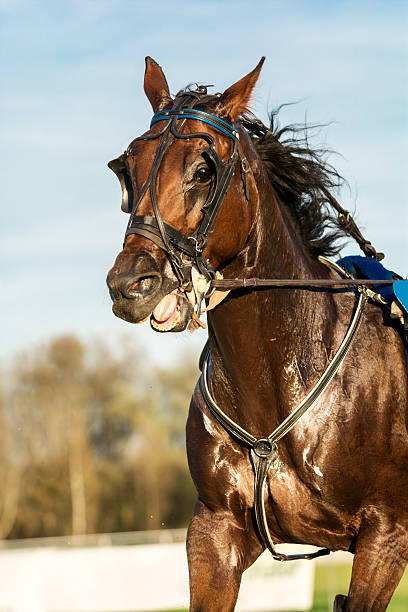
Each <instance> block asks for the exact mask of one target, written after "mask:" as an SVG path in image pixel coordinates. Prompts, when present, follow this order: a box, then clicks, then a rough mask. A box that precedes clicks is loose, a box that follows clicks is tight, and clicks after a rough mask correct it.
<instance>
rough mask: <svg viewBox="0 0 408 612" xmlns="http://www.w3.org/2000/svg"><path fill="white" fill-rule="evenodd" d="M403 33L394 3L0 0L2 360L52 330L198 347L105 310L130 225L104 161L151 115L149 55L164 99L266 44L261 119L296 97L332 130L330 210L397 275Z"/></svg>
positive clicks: (225, 80) (287, 118)
mask: <svg viewBox="0 0 408 612" xmlns="http://www.w3.org/2000/svg"><path fill="white" fill-rule="evenodd" d="M407 26H408V4H407V3H406V2H405V1H395V0H388V1H383V2H377V1H375V0H371V1H369V2H368V1H367V2H365V1H360V0H354V1H352V2H349V1H337V0H331V1H330V2H323V1H320V0H316V1H313V0H284V1H281V0H276V1H274V0H270V1H262V0H252V1H251V2H250V3H249V2H247V1H245V2H244V1H241V0H237V1H224V2H219V1H216V0H206V2H199V3H198V2H197V3H195V2H187V1H185V0H173V1H172V2H165V1H163V0H156V1H155V2H146V1H145V0H143V2H139V1H136V0H133V1H130V0H115V1H113V0H112V1H108V0H98V1H91V0H82V1H79V0H78V1H73V0H65V1H64V2H62V1H61V2H58V1H57V2H55V0H52V1H47V0H44V1H35V0H32V1H24V0H21V1H18V0H15V1H12V0H0V64H1V73H2V80H1V99H0V105H1V112H0V128H1V150H2V160H3V161H2V164H1V180H0V195H1V207H0V216H1V218H0V249H1V250H0V256H1V272H0V291H1V301H0V311H1V312H0V314H1V321H2V332H1V341H0V359H2V360H3V361H7V360H8V359H10V358H11V357H13V356H15V355H17V354H19V353H20V351H22V350H25V349H30V348H31V347H35V346H37V345H38V344H41V343H44V342H46V341H47V340H48V339H49V338H51V337H53V336H56V335H59V334H63V333H75V334H77V335H78V336H79V337H80V338H82V339H84V340H85V341H88V342H93V341H94V340H96V339H97V338H103V339H105V340H106V341H107V342H109V343H110V344H111V345H112V346H119V345H120V343H121V342H123V341H124V339H126V341H127V342H130V343H131V344H132V345H134V346H135V347H140V350H142V351H144V353H145V354H146V356H148V357H149V358H151V359H152V360H153V361H156V362H159V363H165V362H169V361H170V360H172V359H173V357H174V355H175V354H176V353H179V352H180V351H185V350H189V349H191V350H192V351H193V353H194V352H195V353H197V354H198V352H199V350H200V347H201V346H202V345H203V344H204V341H205V332H198V333H197V334H195V335H193V336H191V335H190V334H189V332H184V333H183V334H166V335H163V334H157V333H155V332H153V331H151V329H150V327H149V325H148V324H144V325H141V326H140V325H139V326H135V325H131V324H129V323H126V322H124V321H121V320H120V319H118V318H116V317H114V315H113V314H112V312H111V302H110V298H109V295H108V292H107V289H106V285H105V277H106V273H107V271H108V269H109V268H110V267H111V266H112V264H113V261H114V258H115V256H116V254H117V253H118V252H119V250H120V248H121V244H122V239H123V232H124V229H125V226H126V223H127V216H126V215H125V214H124V213H122V212H121V210H120V201H121V194H120V187H119V183H118V181H117V179H116V177H115V176H114V174H113V173H112V172H111V171H110V170H109V169H108V168H107V165H106V164H107V162H108V161H109V160H110V159H112V158H114V157H116V156H117V155H119V154H120V153H122V151H123V150H124V149H125V148H126V147H127V145H128V144H129V142H130V141H131V140H132V139H133V138H135V137H136V136H137V135H140V134H141V133H143V132H144V131H145V130H146V129H147V126H148V124H149V121H150V118H151V114H152V112H151V108H150V105H149V103H148V101H147V99H146V97H145V95H144V93H143V74H144V58H145V56H146V55H150V56H152V57H153V58H154V59H155V60H156V61H157V62H158V63H159V64H160V65H161V66H162V67H163V70H164V72H165V74H166V76H167V80H168V82H169V85H170V89H171V91H172V92H174V93H175V92H177V91H178V90H179V89H181V88H182V87H184V86H185V85H187V84H188V83H191V82H199V83H204V84H214V85H215V89H214V91H223V90H224V89H225V88H226V87H228V86H229V85H231V84H232V83H234V82H235V81H237V80H238V79H239V78H241V77H242V76H243V75H244V74H247V73H248V72H249V71H250V70H252V68H253V67H254V66H255V65H256V64H257V62H258V61H259V59H260V57H261V56H262V55H265V56H266V62H265V64H264V68H263V71H262V74H261V78H260V80H259V83H258V86H257V90H256V93H255V96H254V102H253V110H254V112H255V114H257V115H258V116H259V118H260V119H262V120H263V121H267V113H268V110H271V109H272V108H274V107H276V106H277V105H279V104H280V103H282V102H297V104H295V105H292V106H289V107H286V108H285V109H284V111H283V112H282V117H281V121H282V123H290V122H300V123H302V122H304V121H305V118H306V120H307V121H308V122H310V123H324V124H328V125H327V127H325V128H323V129H321V130H320V132H319V134H318V137H317V141H316V143H323V144H325V145H326V146H328V147H329V148H331V149H334V150H335V151H337V152H338V155H336V156H334V157H333V158H332V160H331V161H332V163H333V164H334V165H335V166H336V167H337V168H338V169H339V171H340V172H341V173H342V174H343V175H344V176H345V177H346V178H347V180H348V182H349V188H348V189H346V188H345V189H343V191H342V193H341V196H340V198H339V199H340V201H341V203H342V204H343V206H345V207H346V208H349V209H351V210H353V211H354V210H356V211H357V216H356V218H357V221H358V223H359V224H360V225H361V227H362V228H363V230H364V231H363V234H364V235H365V236H366V237H368V239H370V240H371V242H372V243H373V244H374V245H375V247H376V248H377V250H380V251H384V252H385V253H386V259H385V261H384V264H385V265H386V266H387V267H389V268H391V269H394V270H396V271H398V272H399V273H400V274H402V275H403V276H405V275H407V274H408V255H407V249H406V243H407V239H408V230H407V227H408V213H407V208H408V207H407V193H408V173H407V166H406V160H407V158H408V104H407V103H408V89H407V83H408V81H407V57H408V52H407V36H406V32H407ZM345 252H346V253H349V252H354V253H358V247H357V245H355V246H353V247H352V248H351V247H349V248H348V249H347V250H346V251H345Z"/></svg>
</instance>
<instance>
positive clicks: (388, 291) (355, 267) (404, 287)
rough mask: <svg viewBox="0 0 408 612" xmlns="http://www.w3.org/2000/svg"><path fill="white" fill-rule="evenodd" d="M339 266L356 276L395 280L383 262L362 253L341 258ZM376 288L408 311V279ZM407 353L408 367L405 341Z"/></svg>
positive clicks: (406, 348)
mask: <svg viewBox="0 0 408 612" xmlns="http://www.w3.org/2000/svg"><path fill="white" fill-rule="evenodd" d="M337 263H338V264H339V266H341V267H342V268H344V270H346V271H347V272H349V273H350V274H352V275H353V276H355V277H356V278H372V279H373V280H376V279H377V280H393V279H394V277H393V275H392V273H391V272H390V271H389V270H387V268H384V266H383V265H382V263H380V262H379V261H376V260H375V259H370V258H369V257H363V256H362V255H349V256H347V257H343V258H342V259H339V261H338V262H337ZM375 290H376V291H378V293H380V294H381V295H382V297H383V298H384V299H385V300H386V302H387V303H388V304H389V305H391V303H392V302H393V301H394V300H395V299H396V300H397V301H398V303H399V305H400V306H401V307H402V308H403V309H404V310H405V311H406V312H408V280H396V281H395V282H394V283H393V284H392V285H376V286H375ZM405 354H406V357H407V368H408V343H407V342H405Z"/></svg>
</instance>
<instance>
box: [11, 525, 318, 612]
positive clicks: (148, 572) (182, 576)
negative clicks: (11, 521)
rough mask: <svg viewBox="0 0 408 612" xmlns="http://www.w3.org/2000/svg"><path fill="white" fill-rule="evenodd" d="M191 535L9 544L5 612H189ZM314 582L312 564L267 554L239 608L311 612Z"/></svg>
mask: <svg viewBox="0 0 408 612" xmlns="http://www.w3.org/2000/svg"><path fill="white" fill-rule="evenodd" d="M184 537H185V532H184V530H177V531H161V532H153V533H152V532H146V533H143V534H141V533H133V534H107V535H101V536H84V537H81V538H76V539H73V538H47V539H44V540H30V541H19V542H14V543H13V542H11V543H4V544H3V547H2V548H0V612H113V611H115V612H116V611H120V610H127V611H129V610H132V611H140V610H143V611H148V610H166V609H167V610H170V609H180V608H188V570H187V560H186V553H185V544H184V542H182V541H180V540H184ZM142 542H145V543H142ZM146 542H150V543H146ZM152 542H156V543H152ZM294 549H295V550H296V552H298V551H299V547H290V546H289V547H282V550H285V551H290V552H293V550H294ZM313 577H314V565H313V562H309V561H293V562H289V563H285V564H281V563H277V562H275V561H273V560H272V558H271V557H270V555H269V554H268V553H264V554H263V555H262V556H261V557H260V558H259V559H258V561H257V562H256V563H255V564H254V565H253V566H252V567H251V568H250V569H249V570H248V571H247V572H245V574H244V577H243V581H242V586H241V590H240V595H239V600H238V604H237V608H236V609H237V611H240V612H250V611H252V612H256V611H259V610H262V611H269V610H309V609H310V608H311V606H312V599H313Z"/></svg>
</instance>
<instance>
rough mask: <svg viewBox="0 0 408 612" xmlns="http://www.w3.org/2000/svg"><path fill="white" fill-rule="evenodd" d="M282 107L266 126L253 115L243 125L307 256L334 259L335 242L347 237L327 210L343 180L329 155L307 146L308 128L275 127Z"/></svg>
mask: <svg viewBox="0 0 408 612" xmlns="http://www.w3.org/2000/svg"><path fill="white" fill-rule="evenodd" d="M280 108H281V107H279V108H278V109H277V110H275V111H272V113H271V114H270V127H269V128H267V127H266V126H265V125H264V124H263V123H262V122H261V121H259V120H258V119H256V118H255V117H253V116H251V115H244V117H243V118H242V120H241V121H242V124H243V126H244V127H245V128H246V130H247V131H248V133H249V135H250V136H251V139H252V141H253V143H254V145H255V148H256V149H257V151H258V154H259V156H260V158H261V160H262V162H263V164H264V166H265V168H266V171H267V174H268V176H269V178H270V180H271V183H272V185H273V187H274V189H275V191H276V193H277V196H278V198H279V200H280V202H281V203H282V204H283V205H284V206H285V208H286V210H287V212H288V213H289V217H290V219H291V221H292V223H293V225H294V227H295V230H296V232H297V234H298V235H299V237H300V239H301V241H302V243H303V244H304V245H305V247H306V248H307V250H308V251H309V253H310V254H311V255H312V256H313V257H317V256H318V255H326V256H327V255H334V254H336V253H338V251H339V248H340V246H339V245H338V244H337V240H338V239H339V238H345V237H346V236H347V233H346V232H345V231H344V230H343V229H342V228H341V227H340V225H339V221H338V217H337V214H336V213H335V212H334V211H332V210H331V208H330V205H332V206H334V207H335V205H336V204H337V201H336V199H335V198H334V196H333V195H332V193H331V191H332V190H334V189H338V188H339V187H340V186H341V185H342V184H343V183H344V182H345V181H344V179H343V178H342V177H341V176H340V175H339V173H338V172H337V171H336V170H335V168H333V166H331V165H330V164H328V163H327V161H326V158H327V154H328V153H330V151H328V150H327V149H323V148H317V149H312V148H311V147H310V146H309V142H308V128H307V126H303V125H288V126H286V127H283V128H281V127H280V126H279V123H278V121H277V115H278V113H279V110H280ZM313 127H319V126H313ZM309 129H310V128H309ZM337 205H338V204H337Z"/></svg>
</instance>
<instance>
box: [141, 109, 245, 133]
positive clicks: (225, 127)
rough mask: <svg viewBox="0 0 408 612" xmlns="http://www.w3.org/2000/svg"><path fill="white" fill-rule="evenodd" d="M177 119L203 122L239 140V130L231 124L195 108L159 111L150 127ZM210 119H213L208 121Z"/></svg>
mask: <svg viewBox="0 0 408 612" xmlns="http://www.w3.org/2000/svg"><path fill="white" fill-rule="evenodd" d="M172 117H175V118H177V119H196V120H197V121H202V123H208V125H211V126H212V127H214V128H216V129H217V130H219V131H220V132H222V133H223V134H226V135H227V136H229V137H230V138H232V140H236V139H237V138H239V134H238V132H237V130H236V129H235V128H234V127H233V126H232V125H231V124H230V123H227V122H226V121H224V120H223V119H220V118H219V117H217V116H216V115H211V114H210V113H206V112H205V111H202V110H196V109H195V108H183V109H181V110H164V111H159V112H158V113H156V114H155V115H153V118H152V120H151V122H150V127H152V126H153V125H154V124H155V123H157V122H158V121H164V120H166V119H171V118H172ZM208 117H210V118H211V121H210V119H208Z"/></svg>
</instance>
